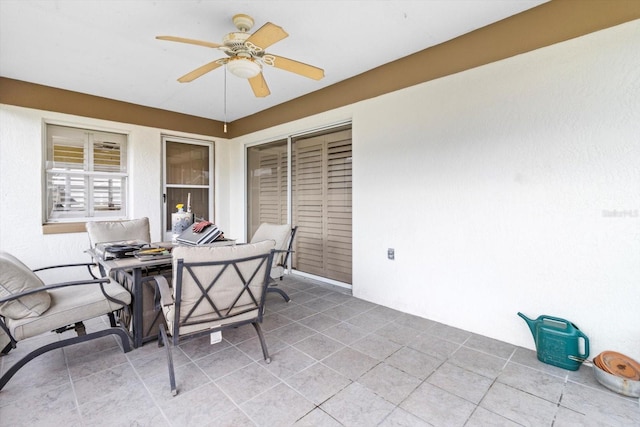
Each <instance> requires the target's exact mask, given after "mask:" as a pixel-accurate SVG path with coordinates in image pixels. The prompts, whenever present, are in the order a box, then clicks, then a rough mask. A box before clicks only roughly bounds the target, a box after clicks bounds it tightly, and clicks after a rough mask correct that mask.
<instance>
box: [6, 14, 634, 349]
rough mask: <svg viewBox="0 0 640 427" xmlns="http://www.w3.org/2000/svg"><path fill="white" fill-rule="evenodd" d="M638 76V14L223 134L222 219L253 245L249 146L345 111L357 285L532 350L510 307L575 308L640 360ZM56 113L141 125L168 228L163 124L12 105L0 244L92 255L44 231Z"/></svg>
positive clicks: (67, 255) (25, 252) (152, 212)
mask: <svg viewBox="0 0 640 427" xmlns="http://www.w3.org/2000/svg"><path fill="white" fill-rule="evenodd" d="M638 70H640V21H634V22H631V23H627V24H624V25H621V26H618V27H614V28H611V29H608V30H605V31H601V32H598V33H594V34H591V35H588V36H585V37H581V38H579V39H575V40H570V41H568V42H565V43H561V44H557V45H554V46H551V47H548V48H545V49H540V50H537V51H534V52H530V53H528V54H525V55H520V56H517V57H514V58H510V59H507V60H503V61H500V62H497V63H494V64H489V65H487V66H483V67H479V68H476V69H473V70H469V71H466V72H463V73H459V74H457V75H453V76H448V77H445V78H442V79H439V80H436V81H432V82H428V83H425V84H422V85H419V86H416V87H413V88H409V89H406V90H402V91H399V92H396V93H393V94H389V95H385V96H381V97H378V98H376V99H372V100H368V101H364V102H361V103H358V104H354V105H351V106H348V107H344V108H341V109H337V110H333V111H330V112H327V113H323V114H319V115H317V116H313V117H308V118H305V119H304V120H299V121H296V122H293V123H288V124H285V125H281V126H277V127H274V128H271V129H266V130H264V131H261V132H258V133H255V134H252V135H247V136H244V137H242V138H237V139H236V140H234V141H232V142H228V141H224V140H223V141H219V140H216V222H218V223H219V224H220V225H221V227H222V228H223V230H225V232H226V234H227V235H229V236H231V237H236V238H238V239H239V241H244V240H245V239H246V236H245V235H244V233H245V194H244V191H245V165H244V147H245V144H252V143H256V142H265V141H269V140H273V139H276V138H278V137H282V136H285V135H287V134H291V133H297V132H301V131H304V130H307V129H311V128H315V127H319V126H325V125H328V124H331V123H336V122H340V121H342V120H345V119H352V120H353V157H354V160H353V229H354V233H353V292H354V295H356V296H357V297H360V298H363V299H366V300H370V301H374V302H376V303H379V304H383V305H386V306H389V307H393V308H396V309H399V310H402V311H406V312H409V313H413V314H416V315H420V316H423V317H427V318H430V319H433V320H437V321H441V322H444V323H447V324H450V325H452V326H456V327H460V328H464V329H467V330H470V331H473V332H477V333H481V334H484V335H488V336H491V337H494V338H497V339H501V340H504V341H508V342H511V343H514V344H517V345H522V346H525V347H529V348H533V341H532V339H531V335H530V333H529V331H528V329H527V327H526V325H525V324H524V322H523V321H522V320H521V319H520V318H518V317H517V316H516V312H517V311H523V312H524V313H525V314H528V315H529V316H537V315H539V314H549V315H555V316H559V317H564V318H567V319H569V320H571V321H573V322H575V323H576V324H577V325H578V326H579V327H580V328H581V329H582V330H583V331H584V332H585V333H586V334H587V335H588V336H589V338H590V339H591V347H592V348H591V350H592V355H596V354H597V353H599V352H600V351H603V350H606V349H611V350H617V351H620V352H623V353H626V354H628V355H630V356H632V357H635V358H636V359H640V314H638V313H639V312H640V310H639V309H638V307H640V212H639V211H640V73H639V72H638ZM46 118H52V119H55V120H63V121H68V122H71V123H74V124H80V125H82V124H85V125H86V126H90V127H103V128H106V129H111V130H116V131H126V132H130V135H131V141H132V145H131V165H132V170H131V179H132V184H133V188H132V194H131V199H132V216H133V217H135V216H149V217H150V218H151V225H152V238H154V239H156V238H159V237H160V223H161V219H160V215H161V209H160V207H161V200H160V197H161V193H160V190H159V186H160V165H161V147H160V134H161V133H162V130H159V129H150V128H144V127H138V126H131V125H126V124H121V123H110V122H104V121H99V120H92V119H86V118H79V117H72V116H66V115H62V114H57V113H50V112H43V111H34V110H29V109H23V108H17V107H11V106H4V105H2V106H0V197H1V204H0V248H2V249H10V250H11V251H12V252H13V253H15V254H16V255H17V256H19V257H21V258H22V259H24V260H25V261H26V263H27V264H28V265H30V266H32V267H35V266H40V265H43V264H51V263H56V262H72V261H76V260H78V261H82V260H84V259H85V258H84V256H83V254H82V251H83V250H84V249H85V248H86V246H87V237H86V234H85V233H76V234H65V235H48V236H43V235H42V230H41V226H40V222H41V214H40V205H41V195H40V188H41V172H40V170H41V147H42V137H41V129H42V120H43V119H46ZM168 133H170V132H168ZM172 134H175V133H172ZM176 136H190V135H181V134H176ZM194 137H198V136H194ZM25 171H33V173H31V172H29V173H25ZM36 171H37V172H36ZM153 188H158V191H154V190H153ZM381 225H383V226H385V227H386V230H387V231H386V232H385V233H382V234H381V233H380V231H379V230H380V226H381ZM389 247H393V248H395V250H396V260H395V261H389V260H387V259H386V252H387V248H389Z"/></svg>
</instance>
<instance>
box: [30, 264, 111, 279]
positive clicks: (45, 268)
mask: <svg viewBox="0 0 640 427" xmlns="http://www.w3.org/2000/svg"><path fill="white" fill-rule="evenodd" d="M64 267H87V271H88V272H89V274H90V275H91V277H93V278H94V279H99V277H96V275H95V274H93V271H91V268H98V267H99V265H98V264H97V263H95V262H81V263H76V264H60V265H49V266H47V267H40V268H36V269H33V270H31V271H33V272H34V273H37V272H39V271H44V270H52V269H54V268H64Z"/></svg>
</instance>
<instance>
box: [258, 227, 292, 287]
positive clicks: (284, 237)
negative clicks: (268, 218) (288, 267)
mask: <svg viewBox="0 0 640 427" xmlns="http://www.w3.org/2000/svg"><path fill="white" fill-rule="evenodd" d="M290 238H291V225H289V224H282V225H280V224H270V223H268V222H263V223H262V224H260V227H258V229H257V230H256V232H255V234H254V235H253V237H252V238H251V243H256V242H261V241H263V240H273V241H274V242H275V249H276V250H279V251H286V250H287V249H289V239H290ZM284 256H285V254H284V253H282V252H281V253H276V254H275V255H274V256H273V262H272V263H271V278H272V279H277V278H278V277H282V276H283V275H284V267H282V265H281V264H282V263H283V260H284Z"/></svg>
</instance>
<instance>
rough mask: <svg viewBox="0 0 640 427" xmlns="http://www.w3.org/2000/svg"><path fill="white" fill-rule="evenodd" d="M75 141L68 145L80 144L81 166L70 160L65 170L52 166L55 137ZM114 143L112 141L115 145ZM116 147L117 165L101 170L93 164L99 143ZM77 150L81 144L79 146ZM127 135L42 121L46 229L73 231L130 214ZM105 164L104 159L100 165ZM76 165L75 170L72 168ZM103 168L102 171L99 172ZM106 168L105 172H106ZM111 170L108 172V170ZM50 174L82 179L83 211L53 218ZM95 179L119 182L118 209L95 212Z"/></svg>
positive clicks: (124, 217)
mask: <svg viewBox="0 0 640 427" xmlns="http://www.w3.org/2000/svg"><path fill="white" fill-rule="evenodd" d="M65 137H67V138H69V139H72V138H77V141H74V142H73V143H70V145H69V146H73V144H78V143H79V142H81V143H82V148H81V150H80V151H81V153H82V156H83V159H82V167H80V162H77V161H73V160H72V161H70V162H67V163H68V164H69V165H68V166H70V167H69V168H65V167H63V166H65V165H64V164H61V166H60V167H55V166H56V165H55V164H54V162H55V159H54V146H55V145H56V144H55V141H54V139H55V138H65ZM114 141H115V142H114ZM101 142H102V143H110V144H115V145H116V146H117V147H118V157H117V158H118V161H119V165H117V164H116V165H108V166H106V163H105V164H103V165H102V167H100V164H99V163H98V162H96V156H95V151H96V150H95V149H96V145H97V144H99V143H101ZM78 147H80V145H78ZM128 147H129V134H128V133H127V132H123V131H117V130H112V129H101V128H99V127H89V126H81V125H72V124H68V123H57V122H43V152H42V223H43V225H44V226H45V227H49V228H61V229H67V228H69V226H71V228H74V227H73V226H74V225H77V224H82V225H84V224H85V223H86V222H90V221H98V220H99V221H104V220H122V219H126V218H128V211H129V207H128V206H129V201H128V194H129V186H130V179H129V169H130V168H129V164H128V159H129V153H128ZM104 162H108V160H103V161H102V163H104ZM74 163H76V164H77V165H78V167H77V168H73V167H72V165H73V164H74ZM97 166H98V167H97ZM100 169H103V170H100ZM105 169H106V170H105ZM109 169H111V170H109ZM53 175H57V176H58V177H60V176H63V177H64V176H67V177H69V178H71V177H82V178H83V179H84V181H85V182H84V184H82V187H81V188H82V189H81V191H82V193H83V196H84V197H85V199H86V202H84V203H83V206H84V209H83V211H82V212H79V211H76V212H68V213H66V214H63V215H60V216H57V217H56V216H55V215H52V214H53V213H54V210H53V208H52V206H53V205H52V203H53V202H52V201H51V200H52V198H53V195H52V193H51V187H50V185H49V184H50V177H51V176H53ZM96 179H104V180H105V181H109V182H110V181H111V180H114V179H115V180H117V181H119V183H118V185H119V187H118V188H119V191H118V192H117V194H118V195H119V209H116V210H113V211H111V210H109V209H96V207H97V206H99V203H96V201H97V199H96V197H95V193H94V192H95V191H96V188H97V186H96V182H95V181H94V180H96Z"/></svg>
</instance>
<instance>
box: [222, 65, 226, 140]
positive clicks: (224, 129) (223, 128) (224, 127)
mask: <svg viewBox="0 0 640 427" xmlns="http://www.w3.org/2000/svg"><path fill="white" fill-rule="evenodd" d="M222 130H223V131H224V133H227V67H224V126H223V127H222Z"/></svg>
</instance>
